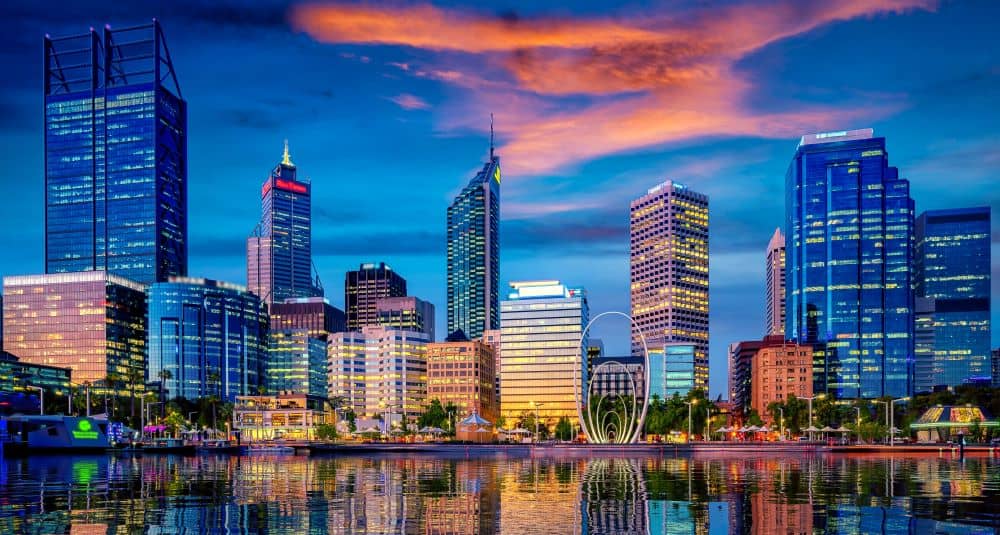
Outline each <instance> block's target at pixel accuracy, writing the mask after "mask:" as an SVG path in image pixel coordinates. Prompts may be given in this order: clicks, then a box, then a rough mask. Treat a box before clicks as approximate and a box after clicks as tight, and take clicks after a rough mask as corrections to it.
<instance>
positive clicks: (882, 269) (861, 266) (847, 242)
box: [785, 129, 914, 398]
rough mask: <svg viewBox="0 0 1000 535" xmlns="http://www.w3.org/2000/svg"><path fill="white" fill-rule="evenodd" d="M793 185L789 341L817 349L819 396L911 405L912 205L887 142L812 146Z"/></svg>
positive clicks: (860, 133) (813, 138)
mask: <svg viewBox="0 0 1000 535" xmlns="http://www.w3.org/2000/svg"><path fill="white" fill-rule="evenodd" d="M785 180H786V189H785V191H786V195H787V198H786V201H785V215H786V217H785V234H786V237H787V241H786V244H785V245H786V251H785V259H786V267H785V269H786V285H787V286H786V290H785V292H786V294H785V295H786V300H787V304H786V323H785V336H786V337H787V338H788V339H789V340H793V341H795V342H797V343H800V344H812V345H814V347H815V348H816V349H815V350H814V358H815V360H814V365H813V377H814V379H813V383H814V391H816V392H828V393H830V394H831V395H833V396H835V397H838V398H857V397H862V398H877V397H881V396H895V397H901V396H906V395H909V394H910V393H911V392H912V377H913V353H914V338H913V321H914V318H913V308H914V307H913V292H912V286H911V285H912V274H911V271H912V262H913V200H912V199H911V198H910V184H909V182H908V181H906V180H903V179H900V178H899V172H898V170H897V169H896V168H895V167H890V166H889V160H888V154H887V153H886V150H885V138H880V137H874V135H873V132H872V130H871V129H866V130H852V131H846V132H830V133H823V134H813V135H808V136H804V137H803V138H802V141H801V142H800V143H799V146H798V149H797V150H796V152H795V157H794V158H793V159H792V162H791V164H790V165H789V167H788V172H787V174H786V177H785Z"/></svg>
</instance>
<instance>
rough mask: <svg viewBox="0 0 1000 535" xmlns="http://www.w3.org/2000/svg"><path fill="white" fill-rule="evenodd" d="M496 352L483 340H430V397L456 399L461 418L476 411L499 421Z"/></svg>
mask: <svg viewBox="0 0 1000 535" xmlns="http://www.w3.org/2000/svg"><path fill="white" fill-rule="evenodd" d="M494 366H496V356H494V354H493V348H492V347H491V346H490V345H488V344H486V343H484V342H483V341H482V340H465V341H459V340H456V341H452V340H449V341H446V342H440V343H433V344H427V399H428V400H433V399H438V400H440V401H441V404H442V405H447V404H448V403H454V404H455V406H457V407H458V415H457V416H458V419H462V418H464V417H465V416H467V415H469V414H472V413H474V412H475V413H477V414H479V416H482V417H483V418H485V419H486V420H489V421H490V422H491V423H496V421H497V415H498V414H499V412H500V407H499V405H498V403H497V399H496V375H497V374H496V368H495V367H494Z"/></svg>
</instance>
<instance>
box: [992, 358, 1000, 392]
mask: <svg viewBox="0 0 1000 535" xmlns="http://www.w3.org/2000/svg"><path fill="white" fill-rule="evenodd" d="M993 386H1000V349H994V350H993Z"/></svg>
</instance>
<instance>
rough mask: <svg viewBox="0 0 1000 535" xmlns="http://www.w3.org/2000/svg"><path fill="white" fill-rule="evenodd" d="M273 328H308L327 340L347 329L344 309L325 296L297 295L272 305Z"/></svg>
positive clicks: (314, 335)
mask: <svg viewBox="0 0 1000 535" xmlns="http://www.w3.org/2000/svg"><path fill="white" fill-rule="evenodd" d="M270 312H271V329H272V330H275V331H281V330H286V329H307V330H308V331H309V335H310V336H312V337H313V338H318V339H320V340H326V339H327V337H328V336H329V335H330V333H339V332H343V331H344V330H345V329H346V325H347V324H346V319H345V316H344V311H343V310H340V309H339V308H337V307H335V306H333V305H331V304H330V302H329V301H327V300H326V298H325V297H295V298H289V299H285V300H284V301H282V302H280V303H273V304H272V305H271V306H270Z"/></svg>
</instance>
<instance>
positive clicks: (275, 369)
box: [265, 329, 328, 398]
mask: <svg viewBox="0 0 1000 535" xmlns="http://www.w3.org/2000/svg"><path fill="white" fill-rule="evenodd" d="M266 370H267V372H266V374H265V377H266V381H265V384H266V385H267V388H266V391H267V393H268V394H272V395H275V394H306V395H309V396H317V397H323V398H325V397H326V396H327V394H328V388H327V348H326V341H325V340H320V339H318V338H315V337H313V335H312V334H311V333H310V332H309V329H282V330H277V331H271V335H270V347H269V349H268V353H267V366H266Z"/></svg>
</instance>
